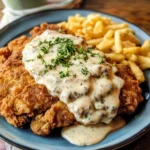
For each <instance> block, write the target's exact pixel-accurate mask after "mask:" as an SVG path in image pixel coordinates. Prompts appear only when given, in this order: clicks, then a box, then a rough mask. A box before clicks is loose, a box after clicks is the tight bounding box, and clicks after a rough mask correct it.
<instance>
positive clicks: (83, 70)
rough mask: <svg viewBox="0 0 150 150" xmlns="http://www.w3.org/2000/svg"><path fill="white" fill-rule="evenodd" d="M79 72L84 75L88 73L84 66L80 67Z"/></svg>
mask: <svg viewBox="0 0 150 150" xmlns="http://www.w3.org/2000/svg"><path fill="white" fill-rule="evenodd" d="M81 73H82V74H83V75H85V76H86V75H87V74H88V73H89V71H88V69H87V68H86V67H84V68H82V69H81Z"/></svg>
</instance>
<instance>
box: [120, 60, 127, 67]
mask: <svg viewBox="0 0 150 150" xmlns="http://www.w3.org/2000/svg"><path fill="white" fill-rule="evenodd" d="M120 63H121V64H124V65H125V66H127V65H128V61H127V60H122V61H121V62H120Z"/></svg>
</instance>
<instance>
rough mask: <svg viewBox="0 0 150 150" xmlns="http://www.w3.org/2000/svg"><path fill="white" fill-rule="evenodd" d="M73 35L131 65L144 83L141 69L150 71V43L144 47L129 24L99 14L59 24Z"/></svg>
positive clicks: (118, 61)
mask: <svg viewBox="0 0 150 150" xmlns="http://www.w3.org/2000/svg"><path fill="white" fill-rule="evenodd" d="M58 25H59V26H61V27H62V28H65V29H67V31H69V33H71V34H74V35H76V36H81V37H83V38H84V39H85V41H86V43H87V44H88V45H91V46H93V47H95V48H97V49H98V50H100V51H103V52H104V53H105V55H106V58H109V59H111V60H112V61H114V62H116V63H122V64H124V65H128V66H129V67H130V68H131V70H132V72H133V74H134V75H135V77H136V78H137V80H138V81H139V82H143V81H144V75H143V72H142V71H141V70H145V69H148V68H150V40H146V41H145V42H144V43H143V44H142V46H139V45H140V40H139V39H138V38H137V37H136V36H135V34H134V31H133V30H131V29H130V28H129V25H128V24H127V23H120V24H119V23H116V22H113V21H112V20H111V19H110V18H107V17H102V16H100V15H99V14H89V15H88V16H87V17H82V16H80V15H79V14H76V15H75V16H71V17H69V18H68V21H67V22H61V23H59V24H58Z"/></svg>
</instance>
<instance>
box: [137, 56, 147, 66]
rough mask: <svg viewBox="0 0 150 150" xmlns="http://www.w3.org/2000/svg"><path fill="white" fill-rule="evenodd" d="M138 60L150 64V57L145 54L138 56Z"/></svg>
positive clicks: (140, 62)
mask: <svg viewBox="0 0 150 150" xmlns="http://www.w3.org/2000/svg"><path fill="white" fill-rule="evenodd" d="M137 61H138V63H139V64H150V58H149V57H145V56H140V55H138V56H137Z"/></svg>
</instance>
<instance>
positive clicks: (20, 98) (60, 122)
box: [0, 23, 142, 135]
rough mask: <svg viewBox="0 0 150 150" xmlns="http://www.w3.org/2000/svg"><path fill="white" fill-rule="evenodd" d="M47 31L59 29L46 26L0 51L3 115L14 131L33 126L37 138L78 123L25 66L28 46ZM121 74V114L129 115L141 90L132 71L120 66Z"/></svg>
mask: <svg viewBox="0 0 150 150" xmlns="http://www.w3.org/2000/svg"><path fill="white" fill-rule="evenodd" d="M46 29H54V30H58V27H57V26H56V25H48V24H46V23H44V24H42V25H41V26H40V27H35V28H34V29H33V30H32V31H31V32H30V33H31V35H32V36H31V37H26V36H22V37H20V38H18V39H15V40H13V41H11V42H10V43H9V44H8V46H6V47H4V48H1V49H0V115H1V116H3V117H5V118H6V120H7V121H8V122H9V123H10V124H12V125H14V126H15V127H22V126H23V125H24V124H26V123H30V122H31V125H30V126H31V129H32V130H33V132H34V133H36V134H38V135H48V134H49V133H50V131H51V130H52V129H54V128H57V127H64V126H69V125H71V124H74V123H75V119H74V116H73V114H72V113H70V112H69V111H68V108H67V106H66V105H65V104H64V103H63V102H60V101H59V100H58V99H57V98H55V97H52V96H51V95H50V94H49V92H48V90H47V89H46V87H45V86H43V85H39V84H37V83H36V82H35V81H34V79H33V78H32V77H31V76H30V74H29V73H28V71H27V70H25V68H24V65H23V62H22V50H23V48H24V46H25V44H26V43H28V42H29V41H30V40H32V38H34V37H35V36H37V35H39V34H41V33H42V32H44V31H45V30H46ZM118 70H119V71H118V76H120V77H121V78H123V79H124V80H125V85H124V87H123V89H122V91H121V95H120V101H121V105H120V108H119V114H130V113H133V112H134V111H135V109H136V107H137V105H138V103H139V102H141V101H142V96H141V89H140V87H139V83H138V81H137V80H136V79H135V78H134V76H133V74H132V73H131V71H130V69H129V68H127V67H125V66H119V65H118ZM31 120H32V121H31Z"/></svg>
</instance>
